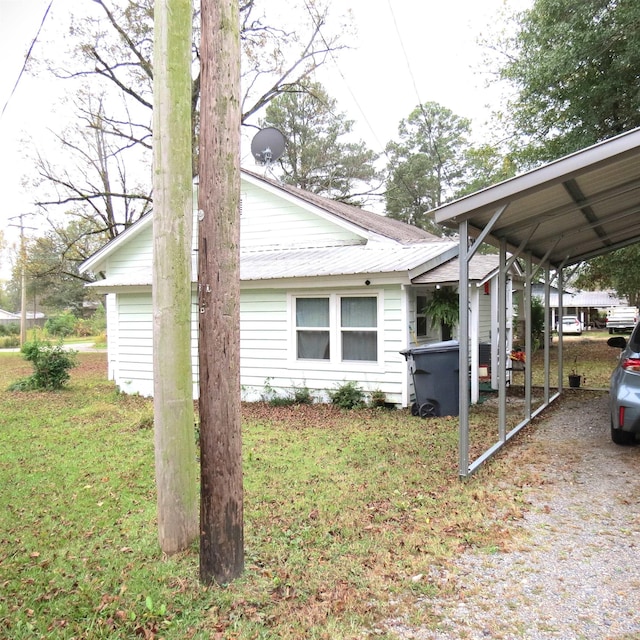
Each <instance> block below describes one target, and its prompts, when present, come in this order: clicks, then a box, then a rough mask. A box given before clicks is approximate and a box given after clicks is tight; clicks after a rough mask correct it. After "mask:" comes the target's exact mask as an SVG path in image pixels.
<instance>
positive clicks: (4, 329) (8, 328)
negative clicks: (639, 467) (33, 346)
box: [0, 322, 20, 336]
mask: <svg viewBox="0 0 640 640" xmlns="http://www.w3.org/2000/svg"><path fill="white" fill-rule="evenodd" d="M19 335H20V323H19V322H10V323H9V324H4V323H2V324H0V336H19Z"/></svg>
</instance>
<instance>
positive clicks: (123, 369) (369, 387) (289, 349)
mask: <svg viewBox="0 0 640 640" xmlns="http://www.w3.org/2000/svg"><path fill="white" fill-rule="evenodd" d="M341 294H344V295H346V296H349V297H351V296H358V295H361V294H366V296H367V297H371V296H376V297H377V300H378V310H379V313H378V327H377V330H378V344H379V347H378V360H377V362H375V363H373V362H339V361H337V360H336V359H333V360H331V361H329V362H324V361H308V360H307V361H301V360H297V359H296V347H295V313H294V304H295V299H296V297H297V296H298V295H300V296H305V295H309V290H308V289H297V290H296V289H294V290H292V291H291V290H289V291H288V290H286V289H246V290H243V291H242V292H241V297H240V372H241V375H240V378H241V392H242V398H243V400H247V401H256V400H260V399H263V398H265V397H269V395H270V394H272V395H277V396H286V395H287V394H289V393H290V392H292V391H293V390H295V389H296V388H304V387H306V388H308V389H309V390H310V391H311V393H312V395H314V397H316V398H317V399H318V400H319V401H327V400H328V391H331V390H333V389H335V388H337V386H340V385H341V384H344V383H345V382H350V381H353V382H356V383H357V384H358V385H359V386H360V387H361V388H362V389H363V390H364V391H365V392H369V393H370V392H372V391H376V390H380V391H383V392H384V393H385V394H386V396H387V401H388V402H390V403H393V404H396V405H404V404H406V398H407V397H408V396H407V375H408V373H407V368H406V363H405V360H404V357H403V356H402V355H401V354H400V351H401V350H402V349H404V348H405V347H406V345H407V340H408V336H407V331H406V330H405V327H406V326H407V323H406V321H405V312H404V309H406V306H407V305H406V302H405V300H404V297H405V296H406V292H405V290H404V289H403V288H402V287H400V286H399V285H394V286H391V285H390V286H385V287H380V288H376V289H375V290H372V289H370V288H367V289H363V288H342V289H337V290H336V289H333V288H329V287H318V288H315V289H313V294H312V295H313V296H314V297H322V296H339V295H341ZM193 309H194V313H193V320H192V328H191V331H192V345H193V346H192V358H193V360H192V362H193V371H194V398H196V397H197V395H198V325H197V323H198V318H197V315H198V314H197V306H196V298H195V294H194V305H193ZM108 314H109V319H110V321H111V322H113V323H114V324H115V325H117V326H118V330H117V331H115V332H113V331H111V329H110V333H109V375H110V378H111V379H113V380H114V381H115V383H116V384H117V386H118V387H119V388H120V389H121V390H122V391H124V392H126V393H138V394H140V395H143V396H151V395H153V310H152V298H151V291H150V290H149V291H147V292H139V293H132V294H128V293H118V294H110V296H109V299H108ZM170 366H171V365H170V363H167V372H168V373H170Z"/></svg>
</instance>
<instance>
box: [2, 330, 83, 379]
mask: <svg viewBox="0 0 640 640" xmlns="http://www.w3.org/2000/svg"><path fill="white" fill-rule="evenodd" d="M21 352H22V355H23V357H24V359H25V360H27V361H29V362H31V364H32V365H33V369H34V373H33V375H31V376H29V377H28V378H23V379H22V380H18V381H17V382H15V383H13V384H12V385H11V386H10V387H9V389H10V390H11V391H31V390H37V391H55V390H58V389H62V388H63V387H64V386H65V384H66V383H67V382H68V381H69V378H70V374H69V370H70V369H73V368H74V367H75V366H76V365H77V361H76V355H77V351H68V350H65V349H64V347H63V346H62V344H57V345H52V344H50V343H48V342H38V341H33V342H25V343H24V344H23V345H22V349H21Z"/></svg>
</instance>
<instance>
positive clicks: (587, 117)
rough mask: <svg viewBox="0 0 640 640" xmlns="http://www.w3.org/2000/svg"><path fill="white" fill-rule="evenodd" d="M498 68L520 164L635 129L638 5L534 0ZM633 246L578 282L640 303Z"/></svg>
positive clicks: (595, 264) (638, 120) (594, 264)
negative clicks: (511, 93)
mask: <svg viewBox="0 0 640 640" xmlns="http://www.w3.org/2000/svg"><path fill="white" fill-rule="evenodd" d="M518 20H519V25H518V31H517V33H516V35H515V37H514V38H513V40H510V41H507V42H503V43H502V47H501V48H502V49H503V50H504V51H505V52H507V53H508V55H506V56H505V57H504V58H503V59H504V60H506V62H505V63H504V64H503V65H502V67H501V68H500V69H499V75H500V76H501V78H502V79H506V80H507V81H510V82H511V84H512V86H513V87H515V89H516V97H515V99H513V100H512V101H511V102H510V104H509V105H508V109H507V110H506V113H505V119H506V121H507V122H508V123H509V124H510V126H511V129H512V130H513V133H514V134H515V136H516V139H517V140H518V142H517V143H516V147H517V156H518V157H519V160H520V162H521V163H522V165H523V166H524V167H526V166H532V165H536V164H539V163H540V162H546V161H549V160H555V159H556V158H559V157H561V156H564V155H567V154H569V153H573V152H575V151H578V150H579V149H581V148H584V147H586V146H589V145H592V144H594V143H596V142H599V141H602V140H606V139H608V138H611V137H612V136H615V135H618V134H620V133H623V132H625V131H629V130H631V129H633V128H635V127H638V126H640V91H638V69H639V68H640V28H639V27H640V3H639V2H635V1H633V0H621V1H619V2H614V1H612V0H584V1H583V2H575V0H535V2H534V3H533V6H532V7H531V9H529V10H527V11H525V12H523V13H522V14H521V15H519V16H518ZM639 255H640V250H639V249H638V246H635V247H633V246H632V247H627V248H624V249H620V250H618V251H615V252H613V253H610V254H607V255H605V256H601V257H599V258H596V259H595V260H592V261H590V262H589V264H588V265H586V267H584V268H583V269H582V271H581V275H580V278H579V280H578V286H580V287H583V288H591V289H596V288H598V289H613V290H615V291H616V292H617V293H618V295H620V296H624V297H627V298H628V299H629V302H630V304H638V302H640V276H638V273H637V269H632V268H629V265H634V264H637V262H638V257H639Z"/></svg>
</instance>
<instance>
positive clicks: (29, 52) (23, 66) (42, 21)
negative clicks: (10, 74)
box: [0, 0, 53, 118]
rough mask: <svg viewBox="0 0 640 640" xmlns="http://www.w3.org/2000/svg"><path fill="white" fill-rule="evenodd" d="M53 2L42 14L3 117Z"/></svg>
mask: <svg viewBox="0 0 640 640" xmlns="http://www.w3.org/2000/svg"><path fill="white" fill-rule="evenodd" d="M52 4H53V0H50V2H49V6H47V9H46V11H45V12H44V15H43V16H42V20H41V21H40V26H39V27H38V32H37V33H36V35H35V37H34V39H33V40H32V42H31V45H30V47H29V50H28V51H27V55H26V56H25V57H24V64H23V65H22V69H20V73H19V74H18V79H17V80H16V83H15V84H14V85H13V89H12V90H11V93H10V94H9V97H8V98H7V101H6V102H5V103H4V107H2V113H0V118H2V116H4V112H5V111H6V109H7V107H8V106H9V102H10V101H11V98H13V94H14V93H15V92H16V89H17V88H18V85H19V84H20V80H22V76H23V75H24V72H25V69H26V68H27V63H28V62H29V58H30V57H31V53H32V51H33V48H34V47H35V45H36V42H37V41H38V38H39V36H40V32H41V31H42V27H43V26H44V22H45V20H46V19H47V16H48V15H49V9H51V5H52Z"/></svg>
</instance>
